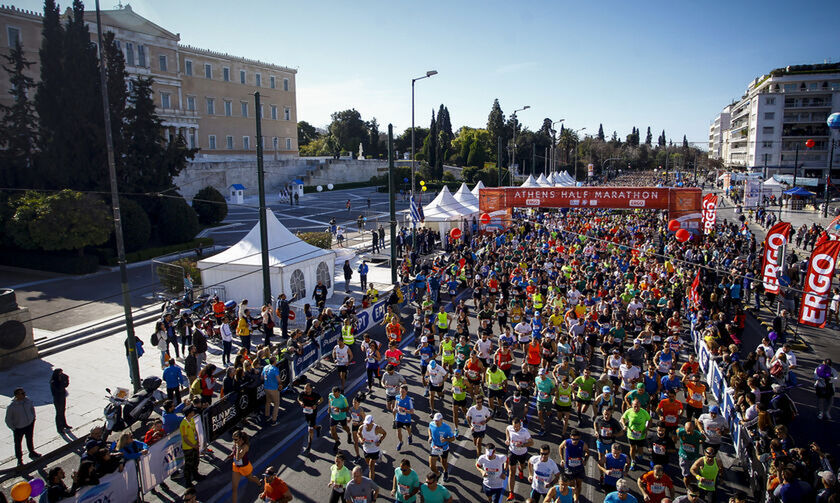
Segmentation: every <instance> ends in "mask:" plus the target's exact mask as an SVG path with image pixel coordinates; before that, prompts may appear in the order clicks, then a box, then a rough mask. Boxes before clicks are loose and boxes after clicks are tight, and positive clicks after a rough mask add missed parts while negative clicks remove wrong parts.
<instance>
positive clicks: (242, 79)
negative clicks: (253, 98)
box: [239, 70, 245, 84]
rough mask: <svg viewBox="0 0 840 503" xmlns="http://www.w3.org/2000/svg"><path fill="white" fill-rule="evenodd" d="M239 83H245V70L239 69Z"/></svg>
mask: <svg viewBox="0 0 840 503" xmlns="http://www.w3.org/2000/svg"><path fill="white" fill-rule="evenodd" d="M239 83H240V84H244V83H245V70H239Z"/></svg>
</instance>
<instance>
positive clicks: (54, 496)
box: [46, 466, 76, 503]
mask: <svg viewBox="0 0 840 503" xmlns="http://www.w3.org/2000/svg"><path fill="white" fill-rule="evenodd" d="M73 475H74V477H73V480H74V485H75V478H76V474H75V473H74V474H73ZM64 477H66V475H65V474H64V469H62V468H61V467H60V466H54V467H52V468H50V471H49V472H48V473H47V480H46V482H47V489H46V494H47V501H48V502H50V503H51V502H53V501H55V502H59V501H61V500H63V499H65V498H71V497H73V494H75V491H71V490H70V488H68V487H67V484H65V483H64Z"/></svg>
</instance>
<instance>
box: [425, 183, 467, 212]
mask: <svg viewBox="0 0 840 503" xmlns="http://www.w3.org/2000/svg"><path fill="white" fill-rule="evenodd" d="M470 213H473V212H472V211H470V210H468V209H467V208H464V206H463V205H461V203H459V202H458V201H456V200H455V198H454V197H453V196H452V193H451V192H449V188H448V187H447V186H446V185H444V186H443V189H441V191H440V192H439V193H438V195H437V197H435V198H434V199H433V200H432V202H430V203H429V204H427V205H426V206H423V214H424V216H425V217H426V219H427V220H428V219H429V218H432V217H435V216H437V217H438V218H440V217H460V216H463V215H469V214H470Z"/></svg>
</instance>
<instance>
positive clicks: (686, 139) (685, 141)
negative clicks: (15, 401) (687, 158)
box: [682, 135, 688, 149]
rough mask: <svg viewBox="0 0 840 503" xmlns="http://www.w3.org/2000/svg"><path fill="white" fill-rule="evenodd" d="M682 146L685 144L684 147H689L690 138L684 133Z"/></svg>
mask: <svg viewBox="0 0 840 503" xmlns="http://www.w3.org/2000/svg"><path fill="white" fill-rule="evenodd" d="M682 146H683V148H684V149H688V138H686V137H685V135H683V145H682Z"/></svg>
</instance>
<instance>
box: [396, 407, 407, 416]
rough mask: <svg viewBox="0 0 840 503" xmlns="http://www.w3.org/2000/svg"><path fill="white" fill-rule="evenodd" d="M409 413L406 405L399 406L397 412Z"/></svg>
mask: <svg viewBox="0 0 840 503" xmlns="http://www.w3.org/2000/svg"><path fill="white" fill-rule="evenodd" d="M407 413H408V410H406V408H405V407H397V414H401V415H405V414H407Z"/></svg>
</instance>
